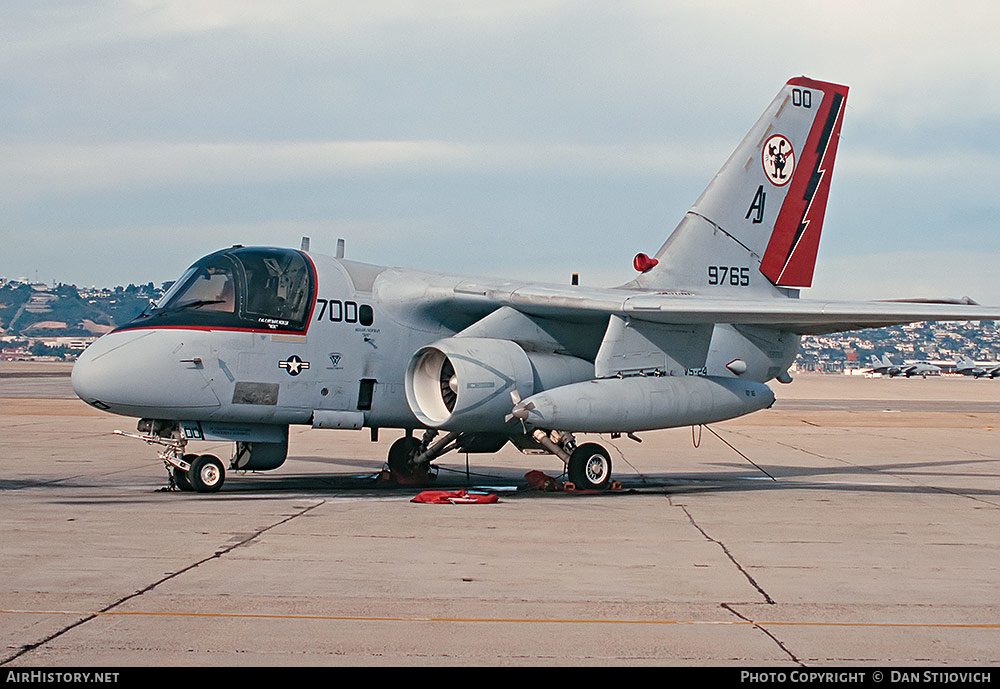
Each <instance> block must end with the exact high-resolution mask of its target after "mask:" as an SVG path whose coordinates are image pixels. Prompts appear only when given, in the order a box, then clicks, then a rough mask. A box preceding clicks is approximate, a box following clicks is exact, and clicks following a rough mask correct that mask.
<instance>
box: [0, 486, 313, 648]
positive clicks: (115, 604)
mask: <svg viewBox="0 0 1000 689" xmlns="http://www.w3.org/2000/svg"><path fill="white" fill-rule="evenodd" d="M325 502H326V501H325V500H322V501H320V502H317V503H316V504H315V505H310V506H308V507H305V508H303V509H301V510H299V511H298V512H296V513H295V514H292V515H290V516H288V517H285V518H284V519H281V520H279V521H277V522H275V523H273V524H270V525H268V526H265V527H263V528H261V529H258V530H257V531H254V532H253V533H251V534H250V535H248V536H246V537H245V538H242V539H240V540H239V541H237V542H235V543H232V544H231V545H227V546H225V547H224V548H221V549H219V550H216V551H215V552H214V553H212V554H211V555H209V556H208V557H205V558H202V559H201V560H198V561H197V562H194V563H192V564H190V565H188V566H187V567H183V568H181V569H179V570H177V571H176V572H171V573H170V574H167V575H166V576H165V577H163V578H162V579H158V580H157V581H154V582H153V583H152V584H149V585H148V586H146V587H144V588H141V589H139V590H138V591H136V592H134V593H130V594H129V595H127V596H124V597H122V598H119V599H118V600H116V601H115V602H113V603H111V604H109V605H106V606H105V607H103V608H101V609H100V610H98V611H97V612H94V613H90V614H88V615H86V616H84V617H82V618H80V619H79V620H77V621H76V622H73V623H72V624H69V625H67V626H65V627H63V628H62V629H60V630H58V631H56V632H53V633H52V634H49V635H48V636H47V637H45V638H44V639H41V640H40V641H36V642H34V643H31V644H25V645H24V646H21V648H19V649H18V650H17V651H15V652H14V653H13V655H10V656H8V657H6V658H0V666H3V665H6V664H7V663H10V662H11V661H14V660H17V659H18V658H20V657H21V656H23V655H25V654H26V653H30V652H32V651H34V650H36V649H38V648H41V647H42V646H44V645H46V644H48V643H50V642H51V641H53V640H55V639H57V638H59V637H60V636H62V635H63V634H66V633H67V632H69V631H72V630H73V629H76V628H77V627H79V626H81V625H83V624H86V623H87V622H90V621H91V620H94V619H96V618H98V617H100V616H101V615H102V614H104V613H107V612H110V611H111V610H114V609H115V608H117V607H119V606H120V605H123V604H124V603H126V602H128V601H130V600H132V599H133V598H138V597H139V596H142V595H144V594H146V593H149V592H150V591H152V590H153V589H155V588H156V587H157V586H159V585H161V584H164V583H166V582H168V581H170V580H172V579H176V578H177V577H179V576H181V575H182V574H185V573H187V572H190V571H191V570H193V569H197V568H198V567H200V566H202V565H203V564H205V563H206V562H211V561H212V560H217V559H219V558H221V557H222V556H224V555H227V554H229V553H231V552H232V551H234V550H236V549H237V548H240V547H242V546H244V545H246V544H248V543H250V542H251V541H253V540H255V539H256V538H258V537H259V536H262V535H263V534H265V533H267V532H268V531H270V530H272V529H275V528H277V527H279V526H281V525H282V524H287V523H288V522H290V521H292V520H293V519H297V518H298V517H301V516H302V515H304V514H306V513H308V512H311V511H312V510H314V509H316V508H317V507H319V506H320V505H322V504H323V503H325Z"/></svg>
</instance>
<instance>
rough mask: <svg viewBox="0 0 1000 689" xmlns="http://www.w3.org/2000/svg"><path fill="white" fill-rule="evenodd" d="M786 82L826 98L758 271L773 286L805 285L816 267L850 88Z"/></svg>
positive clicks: (815, 82)
mask: <svg viewBox="0 0 1000 689" xmlns="http://www.w3.org/2000/svg"><path fill="white" fill-rule="evenodd" d="M788 84H789V85H791V86H802V87H806V88H809V89H812V90H815V91H822V92H823V93H824V98H823V100H822V105H821V106H820V107H821V108H822V110H821V112H819V113H818V114H817V116H816V119H815V120H814V121H813V126H812V128H811V130H810V132H809V136H808V137H807V140H806V144H805V146H804V147H803V151H802V155H801V157H800V159H799V161H797V164H796V167H797V170H796V171H795V174H794V177H793V179H792V181H791V184H790V187H789V190H788V194H787V196H786V197H785V201H784V203H783V204H782V207H781V210H780V211H779V213H778V218H777V220H776V221H775V225H774V231H773V232H772V233H771V238H770V240H769V242H768V245H767V249H766V250H765V252H764V257H763V258H762V259H761V265H760V271H761V272H762V273H763V274H764V275H765V276H766V277H767V278H768V279H769V280H771V282H773V283H774V284H776V285H780V286H782V287H808V286H810V285H811V284H812V275H813V270H814V268H815V265H816V253H817V251H818V249H819V237H820V232H821V230H822V226H823V214H824V212H825V210H826V201H827V198H828V196H829V192H830V178H831V175H832V172H833V162H834V159H835V157H836V152H837V142H838V139H839V137H840V127H841V124H842V122H843V113H844V104H845V103H846V100H847V90H848V89H847V87H846V86H840V85H838V84H829V83H825V82H819V81H813V80H811V79H806V78H799V79H792V80H789V82H788Z"/></svg>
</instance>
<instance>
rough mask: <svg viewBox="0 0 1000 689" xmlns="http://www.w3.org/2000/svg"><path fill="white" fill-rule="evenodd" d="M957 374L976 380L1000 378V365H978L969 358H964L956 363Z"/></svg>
mask: <svg viewBox="0 0 1000 689" xmlns="http://www.w3.org/2000/svg"><path fill="white" fill-rule="evenodd" d="M955 373H961V374H962V375H963V376H973V377H975V378H1000V365H995V364H977V363H976V362H974V361H973V360H972V359H970V358H969V357H967V356H963V357H960V358H959V360H958V361H956V362H955Z"/></svg>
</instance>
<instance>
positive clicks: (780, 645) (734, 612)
mask: <svg viewBox="0 0 1000 689" xmlns="http://www.w3.org/2000/svg"><path fill="white" fill-rule="evenodd" d="M722 609H723V610H726V611H728V612H729V613H731V614H732V615H735V616H736V617H737V618H739V619H741V620H743V621H744V622H749V623H750V624H752V625H753V627H754V629H759V630H760V631H761V632H763V633H764V634H765V635H766V636H767V637H768V638H769V639H771V641H773V642H774V643H775V644H776V645H777V646H778V648H780V649H781V650H782V651H783V652H784V653H785V654H786V655H788V657H789V658H791V659H792V661H793V662H795V663H798V664H799V665H801V666H802V667H806V664H805V663H803V662H802V661H801V660H799V659H798V658H796V657H795V654H794V653H792V652H791V651H790V650H788V647H787V646H785V644H783V643H782V642H781V639H779V638H778V637H776V636H775V635H774V634H772V633H771V632H770V631H768V630H767V629H766V628H765V627H762V626H761V625H759V624H758V623H757V622H754V621H753V620H752V619H750V618H749V617H747V616H746V615H743V614H741V613H740V612H738V611H737V610H734V609H733V607H732V606H731V605H730V604H729V603H723V604H722Z"/></svg>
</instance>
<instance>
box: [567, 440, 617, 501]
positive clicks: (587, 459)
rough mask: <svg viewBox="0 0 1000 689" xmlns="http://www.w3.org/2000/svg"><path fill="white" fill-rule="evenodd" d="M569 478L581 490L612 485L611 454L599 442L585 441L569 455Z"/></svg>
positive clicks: (597, 488)
mask: <svg viewBox="0 0 1000 689" xmlns="http://www.w3.org/2000/svg"><path fill="white" fill-rule="evenodd" d="M569 480H570V481H571V482H572V483H573V485H575V486H576V487H577V488H578V489H580V490H604V489H606V488H607V487H608V486H609V485H611V456H610V455H609V454H608V451H607V450H605V449H604V448H603V447H601V446H600V445H598V444H597V443H584V444H583V445H581V446H580V447H578V448H576V449H575V450H573V454H571V455H570V456H569Z"/></svg>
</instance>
